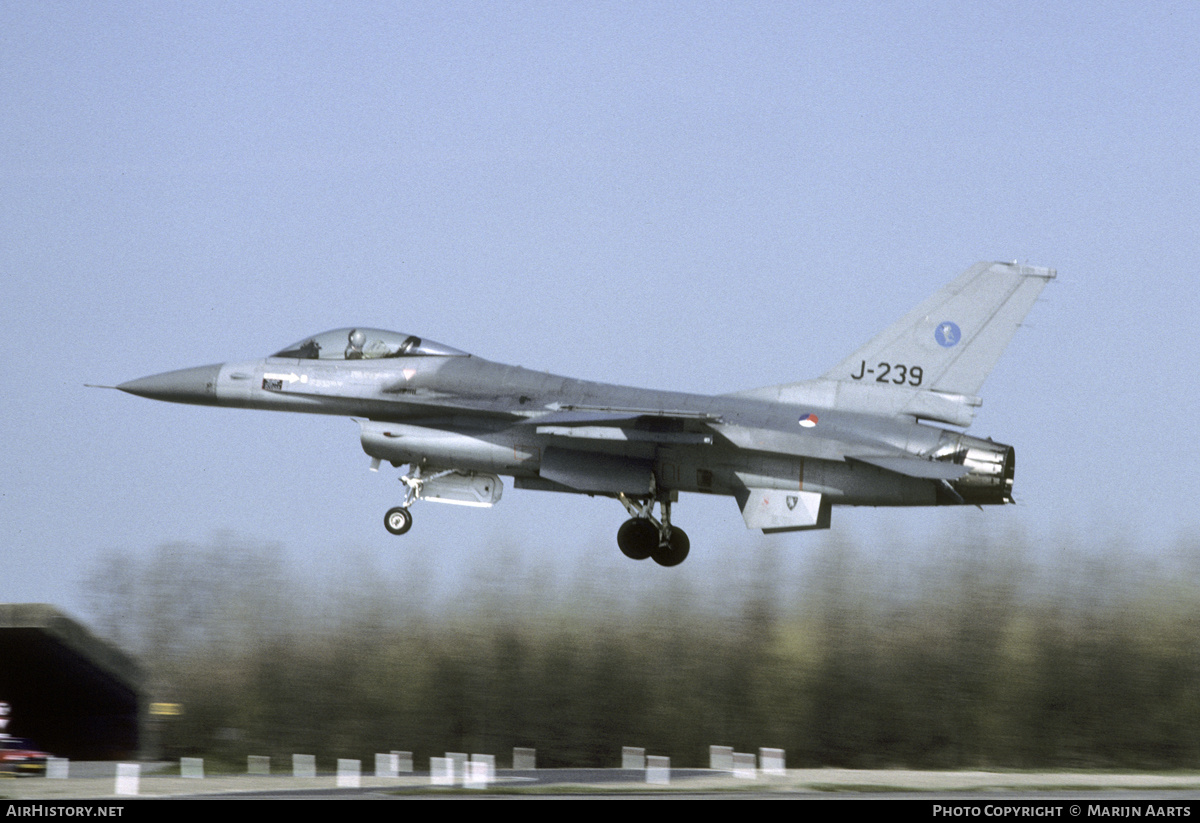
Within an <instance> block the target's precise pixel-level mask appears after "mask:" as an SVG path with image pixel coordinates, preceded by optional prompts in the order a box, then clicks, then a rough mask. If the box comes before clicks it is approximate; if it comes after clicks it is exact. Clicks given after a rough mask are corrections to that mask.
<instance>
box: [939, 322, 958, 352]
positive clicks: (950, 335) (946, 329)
mask: <svg viewBox="0 0 1200 823" xmlns="http://www.w3.org/2000/svg"><path fill="white" fill-rule="evenodd" d="M933 339H934V340H936V341H938V345H939V346H941V347H943V348H946V349H948V348H950V347H952V346H955V345H957V344H958V341H959V340H962V331H960V330H959V328H958V326H957V325H956V324H954V323H951V322H950V321H949V320H943V321H942V322H941V323H938V324H937V328H936V329H934V330H933Z"/></svg>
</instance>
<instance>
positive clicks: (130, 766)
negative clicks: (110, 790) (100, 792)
mask: <svg viewBox="0 0 1200 823" xmlns="http://www.w3.org/2000/svg"><path fill="white" fill-rule="evenodd" d="M141 771H142V767H141V766H140V765H138V764H137V763H118V764H117V785H116V791H115V793H116V794H119V795H123V796H126V797H133V796H135V795H137V793H138V777H139V775H140V774H141Z"/></svg>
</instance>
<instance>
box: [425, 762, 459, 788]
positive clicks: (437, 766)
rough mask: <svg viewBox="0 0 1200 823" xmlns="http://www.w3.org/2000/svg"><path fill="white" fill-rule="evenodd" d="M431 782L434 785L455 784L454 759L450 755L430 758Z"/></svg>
mask: <svg viewBox="0 0 1200 823" xmlns="http://www.w3.org/2000/svg"><path fill="white" fill-rule="evenodd" d="M429 783H430V785H433V786H453V785H454V761H453V760H451V759H450V758H448V757H431V758H429Z"/></svg>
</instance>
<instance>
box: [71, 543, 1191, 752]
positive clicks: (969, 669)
mask: <svg viewBox="0 0 1200 823" xmlns="http://www.w3.org/2000/svg"><path fill="white" fill-rule="evenodd" d="M777 547H778V544H777V543H770V542H769V541H764V546H763V549H762V551H761V552H756V553H755V554H754V555H752V556H747V555H746V553H745V552H730V553H729V555H730V556H729V557H728V558H723V559H721V560H720V563H722V564H725V565H727V566H728V568H727V569H724V570H723V571H722V572H721V573H720V574H713V573H712V568H713V563H712V562H710V563H709V564H708V565H707V566H704V565H703V564H700V565H701V568H699V569H698V570H696V571H693V572H688V571H686V569H687V568H688V564H685V566H682V567H680V568H679V569H671V570H664V569H659V568H657V567H653V566H650V565H649V563H648V562H647V563H645V564H637V563H633V562H631V561H627V560H625V559H624V558H621V557H619V555H616V552H615V550H613V551H608V550H607V548H606V550H605V552H604V553H602V554H598V555H597V557H600V558H602V560H596V561H595V562H596V563H597V564H598V565H597V566H596V567H595V568H584V569H579V570H576V572H575V574H574V577H573V578H572V579H570V580H567V581H565V582H563V581H559V580H555V579H553V578H552V577H547V576H545V575H540V574H539V572H538V571H537V566H536V563H534V564H533V565H532V571H531V570H530V568H529V567H527V566H524V565H523V564H522V561H521V557H520V553H519V552H516V551H514V550H512V549H504V548H500V549H498V550H497V551H496V552H495V553H494V554H492V555H490V556H489V557H488V558H486V559H484V560H482V561H481V562H480V564H479V566H478V568H476V569H475V570H474V572H473V573H472V574H470V575H469V576H467V577H466V578H465V579H464V580H462V581H461V582H459V583H457V584H455V585H453V586H452V587H451V589H450V590H449V591H448V592H447V593H446V594H445V595H443V596H439V597H432V596H430V594H429V586H428V585H427V584H428V577H429V576H428V574H427V573H423V572H422V570H421V569H422V568H423V567H421V566H420V565H419V564H417V565H415V566H414V567H413V568H410V569H409V570H407V571H403V572H390V573H389V572H384V571H381V570H380V569H379V568H378V567H377V566H376V565H374V561H373V560H369V559H368V560H364V559H363V556H351V557H350V558H349V559H347V560H346V561H345V562H344V563H343V564H341V568H340V569H339V570H338V572H337V573H336V574H334V575H326V577H327V578H329V577H331V578H332V579H324V580H320V581H314V580H312V579H305V578H304V577H303V574H304V572H303V570H302V569H299V568H298V567H297V566H296V565H295V564H293V563H292V562H290V561H289V560H288V559H287V556H286V553H285V552H284V550H283V549H282V548H280V547H277V546H270V545H258V544H253V543H246V542H244V541H238V540H236V539H233V538H228V537H225V538H217V539H214V541H213V542H212V543H211V544H209V545H207V546H196V545H191V544H172V545H165V546H162V547H160V548H159V549H157V550H155V551H154V552H153V553H151V554H150V555H148V556H135V555H132V554H122V553H113V554H111V555H110V556H109V557H108V558H107V559H105V560H104V561H103V562H101V563H100V564H98V565H97V566H96V567H95V568H94V570H93V572H92V573H91V574H90V576H89V577H88V579H87V581H86V582H85V590H86V594H87V597H88V602H89V604H90V607H91V611H92V615H91V617H92V620H93V625H94V626H95V628H96V630H97V631H98V633H100V634H101V635H103V636H106V637H108V638H110V639H112V640H114V641H116V642H117V643H119V644H120V645H121V646H123V647H124V648H125V649H126V650H128V651H130V652H132V653H134V654H135V655H137V656H138V657H139V658H140V659H141V661H142V662H143V664H144V665H145V666H146V667H147V668H148V670H149V672H150V673H151V675H150V683H149V686H150V689H151V694H150V699H152V700H159V701H172V702H178V703H180V704H182V706H183V708H184V711H183V714H182V715H181V716H180V717H177V718H172V719H170V720H167V721H162V722H161V726H160V727H159V728H158V732H157V734H158V738H159V745H160V747H161V751H160V752H159V753H158V754H160V755H161V756H166V757H174V756H179V755H197V754H200V755H206V756H209V757H218V758H219V757H226V758H229V759H230V760H234V759H236V758H240V757H242V756H244V755H245V754H268V755H273V756H276V757H284V758H286V757H288V756H290V754H291V753H293V752H305V753H313V754H316V755H317V756H318V758H319V760H318V762H319V763H320V762H322V760H321V758H325V760H324V763H325V764H326V765H332V758H334V757H356V758H363V759H364V760H367V761H369V758H370V757H371V755H372V754H373V753H374V752H386V751H390V750H393V749H403V750H411V751H413V752H414V753H415V755H416V757H417V762H418V764H422V763H423V762H424V759H425V758H428V757H429V756H431V755H441V754H443V753H444V752H446V751H462V752H480V753H493V754H496V755H497V759H498V763H500V764H502V765H503V764H507V762H508V753H509V752H511V749H512V747H513V746H531V747H534V748H536V749H537V752H538V763H539V765H542V766H588V765H591V766H615V765H618V764H619V758H620V749H621V746H623V745H636V746H643V747H645V748H646V750H647V752H649V753H651V754H666V755H669V756H671V758H672V763H673V764H675V765H707V750H708V746H709V745H710V744H721V745H729V746H733V747H734V748H735V749H737V750H738V751H756V750H757V749H758V747H760V746H772V747H779V748H783V749H785V750H786V751H787V762H788V765H789V766H791V767H800V766H819V765H829V766H851V767H888V766H909V767H937V768H957V767H1039V768H1044V767H1063V768H1091V767H1101V768H1104V767H1118V768H1154V769H1162V768H1184V767H1187V768H1194V767H1195V766H1196V764H1197V763H1200V589H1198V588H1197V586H1196V585H1195V584H1194V581H1195V579H1196V573H1197V570H1198V568H1200V545H1197V544H1196V543H1194V542H1193V543H1188V542H1186V541H1184V542H1183V543H1181V544H1180V545H1179V546H1178V547H1177V549H1176V550H1174V551H1172V552H1168V553H1166V554H1165V555H1159V556H1156V557H1154V558H1148V557H1145V556H1142V555H1140V554H1139V553H1138V552H1137V551H1135V550H1134V548H1133V547H1130V546H1124V545H1120V544H1119V542H1117V541H1114V542H1113V543H1111V544H1110V545H1108V546H1106V547H1103V548H1099V547H1091V546H1074V545H1070V544H1069V542H1067V541H1062V542H1060V543H1059V544H1056V545H1054V546H1036V547H1035V546H1029V545H1026V541H1025V540H1023V539H1022V538H1019V537H1014V538H1011V539H1008V540H1005V541H996V542H993V543H991V544H987V545H981V544H978V543H966V542H962V541H957V540H955V539H953V538H946V537H943V538H941V539H939V540H934V541H930V543H929V544H928V545H926V546H925V547H924V548H920V549H913V548H911V547H909V548H903V549H902V548H894V549H893V548H892V547H889V546H886V545H882V542H881V541H863V542H862V543H861V544H860V545H855V544H853V543H851V542H848V541H847V540H846V538H845V537H840V536H838V535H836V534H834V535H829V536H825V537H823V538H822V539H821V541H817V540H810V541H809V542H808V543H807V544H806V545H804V546H803V547H791V546H789V547H788V548H786V549H784V550H780V549H779V548H777ZM410 550H413V549H411V548H410V547H407V546H406V551H410ZM416 551H419V549H416ZM709 551H718V550H715V549H709ZM610 555H611V556H610ZM735 555H736V556H735ZM365 556H366V557H370V555H365ZM689 563H691V561H689ZM427 571H428V569H426V572H427ZM689 575H690V576H689Z"/></svg>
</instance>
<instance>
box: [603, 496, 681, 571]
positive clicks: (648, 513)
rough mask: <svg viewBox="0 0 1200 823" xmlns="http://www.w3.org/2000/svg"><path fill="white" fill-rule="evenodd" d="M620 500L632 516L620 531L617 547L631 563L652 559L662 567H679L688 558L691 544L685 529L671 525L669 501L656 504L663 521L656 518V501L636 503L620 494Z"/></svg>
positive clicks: (648, 499)
mask: <svg viewBox="0 0 1200 823" xmlns="http://www.w3.org/2000/svg"><path fill="white" fill-rule="evenodd" d="M617 499H618V500H620V501H621V505H623V506H624V507H625V510H626V511H628V512H629V513H630V514H631V515H632V517H631V518H630V519H629V520H626V521H625V522H624V523H622V524H621V528H620V529H619V530H618V531H617V546H618V547H620V549H621V553H622V554H624V555H625V556H626V557H628V558H630V559H632V560H645V559H646V558H647V557H650V558H653V559H654V562H655V563H657V564H658V565H660V566H678V565H679V564H680V563H682V562H683V561H684V560H685V559H686V558H687V556H688V551H689V550H690V549H691V545H692V544H691V541H690V540H688V536H687V533H686V532H685V531H684V530H683V529H680V528H677V527H675V526H672V525H671V501H670V499H669V498H663V499H661V500H659V501H657V502H658V504H659V509H660V511H661V513H662V519H661V520H656V519H655V518H654V514H653V512H654V503H655V502H656V501H655V499H654V498H653V497H648V498H645V499H642V500H634V499H632V498H630V497H629V496H628V495H626V494H624V493H621V494H619V495H617Z"/></svg>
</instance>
